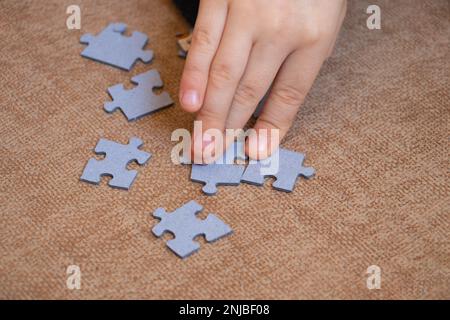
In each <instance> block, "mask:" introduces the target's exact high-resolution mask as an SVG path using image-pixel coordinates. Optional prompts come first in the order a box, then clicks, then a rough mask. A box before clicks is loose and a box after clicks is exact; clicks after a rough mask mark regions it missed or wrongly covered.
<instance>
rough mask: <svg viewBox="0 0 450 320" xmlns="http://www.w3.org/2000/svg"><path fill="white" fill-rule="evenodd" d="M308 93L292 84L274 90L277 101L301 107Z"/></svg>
mask: <svg viewBox="0 0 450 320" xmlns="http://www.w3.org/2000/svg"><path fill="white" fill-rule="evenodd" d="M305 96H306V93H305V92H304V91H303V90H301V89H300V88H298V87H296V86H292V85H283V86H280V87H279V88H277V89H276V90H274V92H273V98H274V100H275V101H276V102H277V103H280V104H283V105H287V106H292V107H299V106H300V104H301V103H302V101H303V99H304V98H305Z"/></svg>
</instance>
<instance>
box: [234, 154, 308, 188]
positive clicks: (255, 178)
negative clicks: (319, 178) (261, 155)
mask: <svg viewBox="0 0 450 320" xmlns="http://www.w3.org/2000/svg"><path fill="white" fill-rule="evenodd" d="M274 157H275V156H272V157H270V158H268V159H266V160H262V161H251V162H250V163H249V165H248V166H247V168H246V169H245V172H244V174H243V175H242V178H241V181H242V182H246V183H249V184H254V185H258V186H260V185H263V184H264V181H265V179H266V177H275V178H276V180H275V182H274V183H273V184H272V187H273V188H274V189H277V190H280V191H285V192H291V191H292V190H294V186H295V183H296V181H297V178H298V177H299V176H303V177H305V178H310V177H312V176H314V173H315V170H314V169H313V168H311V167H304V166H303V161H304V159H305V155H304V154H302V153H298V152H294V151H290V150H286V149H282V148H280V149H279V158H278V161H279V166H278V170H277V171H276V172H275V173H273V174H267V175H265V174H263V173H262V170H263V168H264V167H269V166H270V163H271V162H272V161H274Z"/></svg>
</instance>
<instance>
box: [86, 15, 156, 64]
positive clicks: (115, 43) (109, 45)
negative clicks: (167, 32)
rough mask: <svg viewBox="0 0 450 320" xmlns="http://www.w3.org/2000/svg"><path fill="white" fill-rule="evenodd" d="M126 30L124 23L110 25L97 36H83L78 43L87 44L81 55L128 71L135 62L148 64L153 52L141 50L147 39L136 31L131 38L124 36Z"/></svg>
mask: <svg viewBox="0 0 450 320" xmlns="http://www.w3.org/2000/svg"><path fill="white" fill-rule="evenodd" d="M126 29H127V25H126V24H124V23H110V24H109V25H108V26H107V27H106V28H105V29H103V30H102V31H101V32H100V33H99V34H98V35H96V36H93V35H92V34H89V33H88V34H84V35H83V36H82V37H81V39H80V42H81V43H84V44H88V46H87V47H86V48H85V49H84V50H83V52H81V55H82V56H83V57H86V58H90V59H93V60H96V61H99V62H103V63H106V64H109V65H112V66H114V67H118V68H121V69H125V70H128V71H130V70H131V68H132V67H133V65H134V63H135V62H136V60H138V59H140V60H142V61H143V62H145V63H148V62H150V61H151V60H152V58H153V51H151V50H142V48H143V47H144V46H145V45H146V44H147V42H148V37H147V36H146V35H145V34H143V33H141V32H138V31H134V32H133V33H132V35H131V36H129V37H128V36H124V35H123V33H124V32H125V30H126Z"/></svg>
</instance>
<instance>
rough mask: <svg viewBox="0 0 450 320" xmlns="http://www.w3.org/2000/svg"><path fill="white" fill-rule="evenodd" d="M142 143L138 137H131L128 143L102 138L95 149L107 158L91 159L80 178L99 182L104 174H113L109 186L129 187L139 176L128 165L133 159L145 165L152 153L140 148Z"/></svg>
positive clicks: (95, 182)
mask: <svg viewBox="0 0 450 320" xmlns="http://www.w3.org/2000/svg"><path fill="white" fill-rule="evenodd" d="M141 145H142V140H140V139H138V138H131V139H130V142H129V143H128V144H120V143H117V142H114V141H110V140H106V139H100V140H99V141H98V143H97V146H96V147H95V150H94V151H95V153H97V154H104V155H105V158H104V159H102V160H97V159H95V158H91V159H89V161H88V163H87V165H86V167H85V168H84V171H83V174H82V175H81V178H80V179H81V180H82V181H85V182H90V183H94V184H98V183H100V180H101V178H102V177H103V176H111V177H112V179H111V180H110V181H109V183H108V184H109V186H111V187H115V188H120V189H129V188H130V186H131V184H132V183H133V181H134V179H135V178H136V176H137V171H136V170H128V169H127V165H128V164H129V163H130V162H132V161H136V162H137V163H139V164H140V165H143V164H145V163H146V162H147V161H148V159H150V157H151V154H150V153H148V152H145V151H142V150H139V147H140V146H141Z"/></svg>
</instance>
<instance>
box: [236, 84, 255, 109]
mask: <svg viewBox="0 0 450 320" xmlns="http://www.w3.org/2000/svg"><path fill="white" fill-rule="evenodd" d="M258 91H259V90H258V88H256V86H254V85H251V84H248V83H242V84H240V85H239V86H238V88H237V90H236V93H235V95H234V99H235V101H236V102H237V103H238V104H240V105H254V104H255V103H257V102H258V99H259V95H258Z"/></svg>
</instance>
